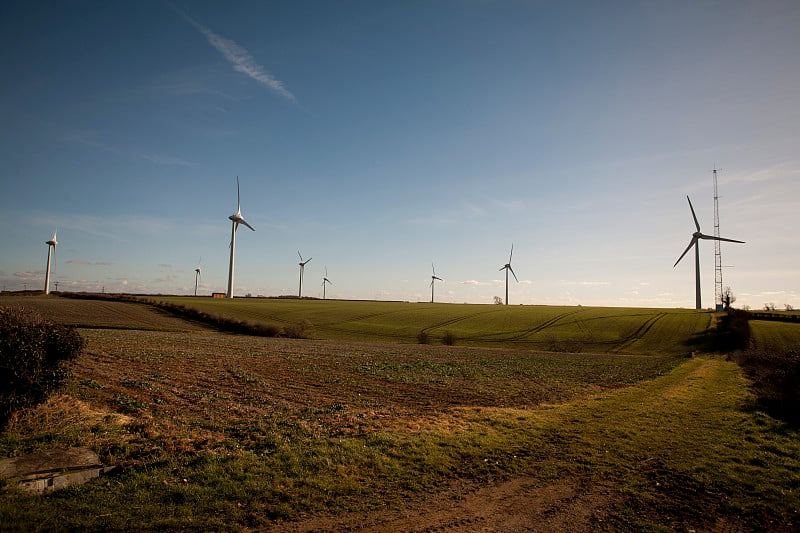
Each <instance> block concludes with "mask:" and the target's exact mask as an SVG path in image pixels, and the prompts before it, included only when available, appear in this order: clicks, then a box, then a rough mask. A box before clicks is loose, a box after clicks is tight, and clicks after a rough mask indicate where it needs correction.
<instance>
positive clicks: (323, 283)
mask: <svg viewBox="0 0 800 533" xmlns="http://www.w3.org/2000/svg"><path fill="white" fill-rule="evenodd" d="M309 261H311V259H309ZM328 283H330V284H331V285H333V282H332V281H331V280H329V279H328V267H325V277H323V278H322V299H323V300H324V299H325V285H326V284H328Z"/></svg>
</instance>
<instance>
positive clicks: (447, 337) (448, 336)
mask: <svg viewBox="0 0 800 533" xmlns="http://www.w3.org/2000/svg"><path fill="white" fill-rule="evenodd" d="M442 342H443V343H444V344H446V345H448V346H453V345H455V343H456V335H455V333H453V332H452V331H445V332H444V337H442Z"/></svg>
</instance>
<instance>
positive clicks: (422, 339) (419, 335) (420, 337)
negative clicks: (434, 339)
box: [417, 331, 431, 344]
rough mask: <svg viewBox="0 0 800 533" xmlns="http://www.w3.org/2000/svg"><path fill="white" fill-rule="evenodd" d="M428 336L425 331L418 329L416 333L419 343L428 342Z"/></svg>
mask: <svg viewBox="0 0 800 533" xmlns="http://www.w3.org/2000/svg"><path fill="white" fill-rule="evenodd" d="M430 338H431V336H430V335H429V334H428V332H427V331H420V332H419V333H417V342H418V343H420V344H428V342H430Z"/></svg>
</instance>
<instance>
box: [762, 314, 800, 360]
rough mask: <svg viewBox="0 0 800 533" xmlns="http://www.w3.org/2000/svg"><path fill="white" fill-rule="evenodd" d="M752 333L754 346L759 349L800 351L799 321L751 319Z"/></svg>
mask: <svg viewBox="0 0 800 533" xmlns="http://www.w3.org/2000/svg"><path fill="white" fill-rule="evenodd" d="M750 335H751V339H752V344H753V347H754V348H756V349H758V350H767V351H776V352H788V351H792V350H793V351H795V352H797V351H800V324H798V323H794V322H773V321H771V320H751V321H750Z"/></svg>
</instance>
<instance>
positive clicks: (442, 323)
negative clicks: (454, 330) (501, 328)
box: [422, 309, 504, 339]
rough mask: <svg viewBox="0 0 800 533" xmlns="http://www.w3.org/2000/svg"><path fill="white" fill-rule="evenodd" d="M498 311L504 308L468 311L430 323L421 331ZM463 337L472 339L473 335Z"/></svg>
mask: <svg viewBox="0 0 800 533" xmlns="http://www.w3.org/2000/svg"><path fill="white" fill-rule="evenodd" d="M500 311H504V309H492V310H491V311H479V312H477V313H470V314H468V315H461V316H457V317H454V318H451V319H448V320H444V321H442V322H439V323H438V324H432V325H430V326H427V327H425V328H422V331H425V332H427V331H429V330H432V329H437V328H443V327H445V326H451V325H453V324H455V323H456V322H460V321H462V320H466V319H468V318H475V317H478V316H483V315H488V314H489V313H499V312H500ZM465 339H473V337H465Z"/></svg>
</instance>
